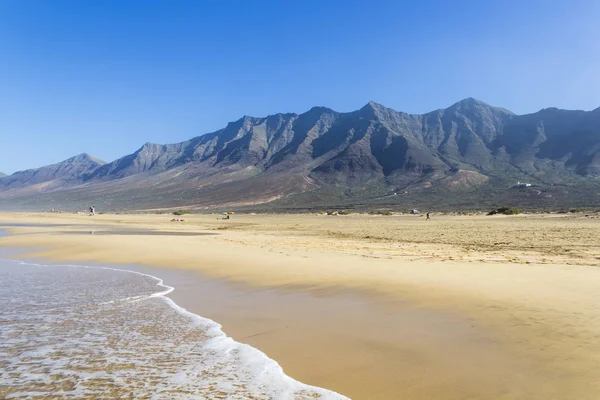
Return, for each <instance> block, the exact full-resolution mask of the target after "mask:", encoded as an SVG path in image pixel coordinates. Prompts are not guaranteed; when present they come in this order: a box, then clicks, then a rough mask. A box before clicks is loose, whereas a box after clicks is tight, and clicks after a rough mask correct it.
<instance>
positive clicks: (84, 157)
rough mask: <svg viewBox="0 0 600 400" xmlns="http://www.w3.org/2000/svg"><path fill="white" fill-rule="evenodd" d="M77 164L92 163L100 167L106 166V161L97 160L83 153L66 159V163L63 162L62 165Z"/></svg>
mask: <svg viewBox="0 0 600 400" xmlns="http://www.w3.org/2000/svg"><path fill="white" fill-rule="evenodd" d="M76 162H91V163H95V164H99V165H104V164H106V162H105V161H102V160H101V159H99V158H96V157H94V156H92V155H90V154H88V153H81V154H78V155H76V156H73V157H71V158H69V159H66V160H65V161H63V162H62V163H76Z"/></svg>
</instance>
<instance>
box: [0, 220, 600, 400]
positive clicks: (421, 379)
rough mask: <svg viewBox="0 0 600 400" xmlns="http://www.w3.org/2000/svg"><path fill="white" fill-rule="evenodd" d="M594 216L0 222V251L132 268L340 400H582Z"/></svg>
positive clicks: (589, 389) (591, 317) (594, 295)
mask: <svg viewBox="0 0 600 400" xmlns="http://www.w3.org/2000/svg"><path fill="white" fill-rule="evenodd" d="M599 217H600V215H599V214H588V215H585V214H575V215H571V214H568V215H521V216H513V217H505V216H493V217H488V216H482V215H472V216H450V215H447V216H442V215H434V216H433V218H432V220H431V221H425V218H424V217H419V216H408V215H404V216H396V215H395V216H370V215H358V214H356V215H348V216H326V215H235V216H233V218H232V219H230V220H222V219H220V217H219V216H217V215H193V216H190V215H185V216H183V217H180V218H184V219H185V221H184V222H170V219H171V218H173V216H171V215H166V214H164V215H141V214H137V215H136V214H131V215H109V214H106V215H97V216H94V217H89V216H87V215H74V214H50V213H46V214H42V213H39V214H35V213H29V214H2V215H0V228H1V229H6V230H8V231H9V232H10V233H12V234H14V235H12V236H8V237H3V238H0V245H3V246H14V247H16V246H26V247H31V248H36V249H38V250H35V251H34V252H32V251H29V253H28V254H27V256H29V257H43V258H48V259H51V260H55V261H69V262H86V261H92V262H95V263H111V264H114V263H118V264H137V265H141V266H145V268H148V269H149V270H150V271H152V272H153V274H154V275H157V276H160V277H162V278H164V279H165V282H166V283H168V284H171V285H172V286H175V288H176V290H175V292H174V293H173V295H172V297H173V298H174V300H175V301H176V302H177V303H178V304H180V305H182V306H184V307H185V308H187V309H189V310H191V311H193V312H197V313H198V314H200V315H202V316H205V317H208V318H211V319H213V320H215V321H217V322H219V323H220V324H222V325H223V330H224V331H225V332H226V333H227V334H229V335H230V336H232V337H234V338H235V339H236V340H238V341H240V342H243V343H248V344H250V345H252V346H254V347H257V348H259V349H260V350H262V351H264V352H265V353H266V354H267V355H269V356H270V357H271V358H274V359H275V360H277V361H278V362H279V363H280V364H281V365H282V366H283V368H284V371H285V372H286V373H287V374H288V375H290V376H292V377H294V378H296V379H298V380H300V381H302V382H305V383H309V384H312V385H317V386H322V387H326V388H328V389H332V390H335V391H337V392H340V393H342V394H344V395H347V396H349V397H351V398H354V399H597V398H598V396H599V394H600V368H599V367H600V268H599V267H600V239H599V238H600V218H599ZM19 224H30V225H35V226H19ZM2 226H5V228H2ZM91 232H93V233H94V234H93V235H92V234H91ZM196 234H198V235H196ZM40 249H41V250H40ZM20 257H23V256H20Z"/></svg>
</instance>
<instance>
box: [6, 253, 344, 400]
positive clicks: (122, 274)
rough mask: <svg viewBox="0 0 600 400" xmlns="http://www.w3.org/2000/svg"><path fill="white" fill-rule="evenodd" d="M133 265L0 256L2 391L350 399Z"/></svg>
mask: <svg viewBox="0 0 600 400" xmlns="http://www.w3.org/2000/svg"><path fill="white" fill-rule="evenodd" d="M172 290H173V288H171V287H169V286H167V285H164V284H163V283H162V281H161V280H160V279H159V278H157V277H154V276H151V275H146V274H142V273H139V272H134V271H126V270H119V269H114V268H108V267H106V268H103V267H86V266H75V265H43V264H35V263H29V262H23V261H15V260H0V305H1V306H0V398H7V399H42V398H57V397H58V398H136V399H166V398H168V399H192V398H194V399H345V397H344V396H341V395H339V394H337V393H335V392H332V391H328V390H325V389H321V388H316V387H312V386H309V385H305V384H302V383H300V382H298V381H296V380H294V379H292V378H290V377H288V376H286V375H285V374H284V372H283V371H282V369H281V367H280V366H279V365H278V364H277V363H276V362H275V361H274V360H271V359H269V358H268V357H267V356H266V355H265V354H263V353H262V352H260V351H259V350H257V349H255V348H253V347H250V346H248V345H244V344H240V343H237V342H235V341H234V340H233V339H231V338H229V337H227V336H226V335H225V334H224V333H223V332H222V331H221V327H220V326H219V325H218V324H217V323H215V322H213V321H211V320H209V319H205V318H202V317H200V316H198V315H195V314H192V313H189V312H187V311H185V310H184V309H182V308H181V307H179V306H177V305H176V304H175V303H174V302H173V301H172V300H171V299H169V298H168V297H167V294H168V293H170V292H171V291H172Z"/></svg>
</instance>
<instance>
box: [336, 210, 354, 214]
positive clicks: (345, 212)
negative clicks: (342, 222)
mask: <svg viewBox="0 0 600 400" xmlns="http://www.w3.org/2000/svg"><path fill="white" fill-rule="evenodd" d="M350 214H351V212H350V211H348V210H341V211H338V215H350Z"/></svg>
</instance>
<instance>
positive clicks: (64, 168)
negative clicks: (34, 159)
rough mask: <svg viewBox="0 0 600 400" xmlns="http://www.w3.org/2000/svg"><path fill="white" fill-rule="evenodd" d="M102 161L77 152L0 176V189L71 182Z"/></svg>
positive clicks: (102, 162)
mask: <svg viewBox="0 0 600 400" xmlns="http://www.w3.org/2000/svg"><path fill="white" fill-rule="evenodd" d="M103 164H104V161H102V160H99V159H97V158H95V157H93V156H90V155H89V154H85V153H84V154H79V155H77V156H75V157H71V158H69V159H67V160H65V161H61V162H59V163H56V164H52V165H47V166H45V167H41V168H36V169H28V170H25V171H18V172H15V173H14V174H12V175H10V176H5V177H2V178H0V190H7V189H19V188H24V187H28V186H33V185H38V186H39V187H40V188H41V186H40V184H45V185H44V187H48V185H50V184H53V185H54V186H57V185H60V184H71V183H73V181H78V180H80V179H81V178H82V177H83V176H84V175H85V174H87V173H90V172H91V171H94V170H95V169H96V168H98V167H100V166H102V165H103Z"/></svg>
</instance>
